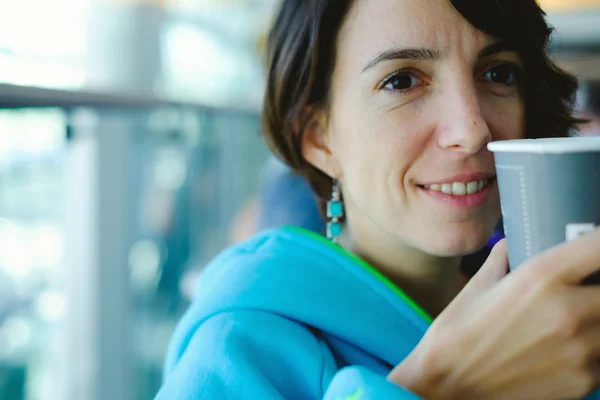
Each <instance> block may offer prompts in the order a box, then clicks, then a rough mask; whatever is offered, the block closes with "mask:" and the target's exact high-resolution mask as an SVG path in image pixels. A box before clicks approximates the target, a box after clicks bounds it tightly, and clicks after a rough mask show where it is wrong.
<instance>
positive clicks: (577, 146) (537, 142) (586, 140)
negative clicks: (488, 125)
mask: <svg viewBox="0 0 600 400" xmlns="http://www.w3.org/2000/svg"><path fill="white" fill-rule="evenodd" d="M487 147H488V149H489V150H490V151H493V152H507V153H537V154H547V153H550V154H562V153H587V152H600V137H595V136H586V137H562V138H542V139H513V140H499V141H496V142H490V143H488V145H487Z"/></svg>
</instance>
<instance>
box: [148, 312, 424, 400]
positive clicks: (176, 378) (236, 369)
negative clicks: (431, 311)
mask: <svg viewBox="0 0 600 400" xmlns="http://www.w3.org/2000/svg"><path fill="white" fill-rule="evenodd" d="M178 350H179V354H181V356H180V357H179V358H178V359H177V360H176V361H175V362H174V363H172V365H170V366H168V367H167V371H166V373H165V380H164V382H163V386H162V388H161V389H160V391H159V393H158V394H157V396H156V398H155V400H208V399H211V400H213V399H219V400H229V399H245V400H246V399H248V400H255V399H256V400H258V399H260V400H279V399H315V400H316V399H324V400H375V399H382V398H385V399H392V400H394V399H396V400H415V399H419V397H417V396H415V395H413V394H411V393H410V392H408V391H406V390H404V389H402V388H400V387H398V386H396V385H394V384H392V383H390V382H388V381H387V380H386V379H385V377H384V376H381V375H377V374H375V373H372V372H370V371H368V370H366V369H364V368H360V367H347V368H344V369H343V370H341V371H339V372H337V366H336V362H335V359H334V357H333V355H332V353H331V351H330V350H329V348H328V347H327V345H326V344H325V343H324V342H323V340H321V339H319V338H318V337H317V336H316V335H315V334H314V333H313V332H312V331H311V330H310V329H309V328H307V327H305V326H303V325H301V324H298V323H297V322H294V321H292V320H289V319H286V318H284V317H281V316H279V315H276V314H271V313H267V312H263V311H249V310H246V311H232V312H225V313H220V314H217V315H215V316H212V317H211V318H209V319H208V320H206V321H205V322H203V323H202V324H201V325H200V326H199V327H196V329H195V332H194V335H193V336H192V337H191V340H190V341H189V342H188V343H187V344H184V345H182V348H180V349H178Z"/></svg>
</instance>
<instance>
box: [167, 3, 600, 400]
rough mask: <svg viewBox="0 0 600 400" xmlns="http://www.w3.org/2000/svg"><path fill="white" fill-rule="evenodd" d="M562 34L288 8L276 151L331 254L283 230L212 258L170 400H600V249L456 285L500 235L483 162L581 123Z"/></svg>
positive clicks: (279, 22)
mask: <svg viewBox="0 0 600 400" xmlns="http://www.w3.org/2000/svg"><path fill="white" fill-rule="evenodd" d="M551 31H552V30H551V29H550V28H549V26H548V25H547V23H546V21H545V19H544V14H543V12H542V10H541V9H540V8H539V6H538V5H537V3H536V2H535V1H534V0H523V1H518V2H515V1H512V0H496V1H486V0H482V1H477V2H473V1H463V0H452V1H448V0H354V1H352V0H347V1H335V0H284V1H283V4H282V6H281V9H280V11H279V13H278V15H277V18H276V21H275V24H274V27H273V29H272V31H271V33H270V36H269V46H268V48H269V51H268V54H269V77H268V87H267V95H266V99H265V108H264V120H265V132H264V134H265V137H266V140H267V142H268V144H269V145H270V147H271V149H272V150H273V152H274V153H275V154H277V155H278V156H280V157H281V158H282V159H284V160H285V162H286V163H287V164H288V165H290V166H291V168H292V169H293V170H294V171H297V172H299V173H301V174H302V175H303V176H305V177H306V179H307V180H308V182H309V184H310V185H311V187H312V188H313V190H314V191H315V192H316V193H317V194H318V196H319V198H320V199H321V202H320V204H321V205H322V207H323V210H326V215H327V217H328V225H327V239H326V238H324V237H323V236H322V235H318V234H315V233H314V232H311V231H309V230H307V229H302V228H289V227H285V228H279V229H272V230H268V231H267V232H263V233H261V234H259V235H257V236H255V237H253V238H251V239H249V240H246V241H244V242H243V243H241V244H238V245H235V246H233V247H230V248H229V249H227V250H225V251H224V252H223V253H222V254H221V255H219V256H217V257H216V258H215V259H214V260H213V261H212V262H211V264H210V265H209V266H208V267H207V268H206V269H205V270H204V272H203V273H202V276H201V277H200V281H201V282H200V285H199V287H201V288H202V290H199V291H198V292H197V294H196V296H195V298H194V301H193V304H192V305H191V307H190V308H189V310H188V312H187V313H186V315H185V316H184V317H183V319H182V320H181V321H180V324H179V326H178V329H177V331H176V332H175V334H174V336H173V338H172V342H171V346H170V351H169V355H168V358H167V360H166V365H165V375H164V378H165V382H164V385H163V387H162V388H161V390H160V392H159V393H158V395H157V399H159V400H163V399H190V400H191V399H225V398H227V399H234V398H235V399H261V400H263V399H292V398H296V399H321V398H324V399H327V400H328V399H362V400H366V399H405V400H408V399H419V398H425V399H445V398H448V399H517V400H518V399H528V400H536V399H546V400H552V399H565V398H573V399H575V398H581V397H584V396H586V395H588V394H590V393H592V392H594V391H595V389H596V388H597V387H598V386H599V385H600V369H599V367H598V362H597V360H598V356H599V355H600V340H599V339H598V338H600V324H599V323H598V321H600V307H599V306H600V292H599V291H598V290H597V289H593V288H590V287H585V286H582V285H581V282H582V281H583V279H584V278H585V277H586V276H588V275H591V274H592V273H594V272H595V271H596V270H598V269H600V265H599V264H598V260H599V259H600V246H599V242H600V231H595V232H593V233H591V234H589V235H586V236H583V237H581V238H579V239H577V240H574V241H571V242H569V243H566V244H563V245H560V246H557V247H555V248H554V249H551V250H549V251H548V252H546V253H544V254H542V255H540V256H537V257H534V258H532V259H530V260H529V261H528V262H527V265H526V266H525V267H524V268H520V269H519V270H518V271H516V272H514V273H511V274H510V275H507V270H508V261H507V254H506V245H505V243H504V242H503V241H501V242H499V243H498V244H496V246H495V247H494V250H493V251H492V253H491V254H490V256H489V257H488V258H487V260H486V261H485V264H484V265H483V266H482V267H481V268H480V269H479V271H478V272H477V273H476V274H475V275H474V276H473V277H470V276H467V275H466V274H464V273H463V271H462V270H461V268H460V265H461V261H462V259H463V256H465V255H468V254H471V253H473V252H475V251H477V250H478V249H480V248H481V247H483V246H484V245H485V244H486V243H487V241H488V240H489V238H490V236H491V235H492V232H493V230H494V228H495V226H496V225H497V223H498V221H499V219H500V202H499V197H498V188H497V184H496V180H495V170H494V162H493V156H492V154H491V153H490V152H489V151H488V150H487V147H486V145H487V143H488V142H490V141H492V140H505V139H516V138H536V137H548V136H550V137H561V136H567V135H568V133H569V132H570V131H571V130H572V129H573V128H574V125H575V124H576V123H577V120H576V119H574V118H573V117H572V105H573V104H572V101H573V97H574V93H575V91H576V89H577V81H576V79H575V78H574V77H573V76H571V75H569V74H567V73H566V72H564V71H562V70H560V69H559V68H558V67H557V66H556V65H555V64H554V63H553V62H552V61H551V60H550V59H549V57H548V55H547V44H548V39H549V36H550V33H551ZM325 203H326V204H325ZM328 239H329V240H328ZM591 398H592V397H591ZM595 398H598V397H597V396H596V397H595Z"/></svg>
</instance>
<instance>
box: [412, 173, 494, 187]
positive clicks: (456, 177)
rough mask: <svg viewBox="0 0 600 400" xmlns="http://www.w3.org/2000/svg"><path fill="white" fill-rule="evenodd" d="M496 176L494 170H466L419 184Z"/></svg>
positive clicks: (473, 179)
mask: <svg viewBox="0 0 600 400" xmlns="http://www.w3.org/2000/svg"><path fill="white" fill-rule="evenodd" d="M494 178H496V174H495V173H493V172H483V171H479V172H465V173H461V174H457V175H454V176H450V177H447V178H440V179H437V180H432V181H430V182H419V184H418V185H419V186H426V185H433V184H436V183H437V184H440V185H441V184H444V183H453V182H463V183H467V182H473V181H482V180H492V179H494Z"/></svg>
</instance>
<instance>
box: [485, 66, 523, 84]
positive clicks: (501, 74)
mask: <svg viewBox="0 0 600 400" xmlns="http://www.w3.org/2000/svg"><path fill="white" fill-rule="evenodd" d="M518 72H519V71H518V67H516V66H514V65H511V64H501V65H496V66H495V67H492V68H491V69H490V70H489V71H487V72H486V73H485V75H484V78H485V79H486V80H487V81H490V82H492V83H497V84H499V85H507V86H511V85H514V84H516V83H517V78H518Z"/></svg>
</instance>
